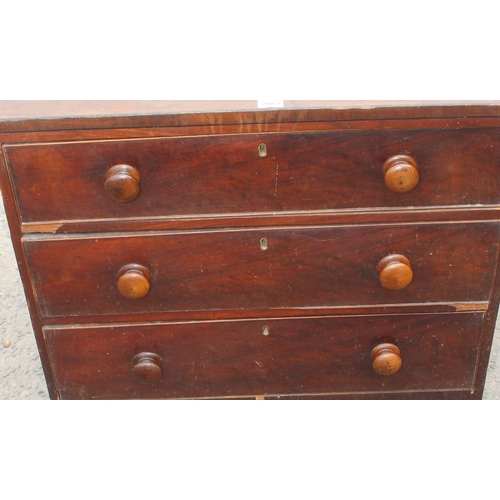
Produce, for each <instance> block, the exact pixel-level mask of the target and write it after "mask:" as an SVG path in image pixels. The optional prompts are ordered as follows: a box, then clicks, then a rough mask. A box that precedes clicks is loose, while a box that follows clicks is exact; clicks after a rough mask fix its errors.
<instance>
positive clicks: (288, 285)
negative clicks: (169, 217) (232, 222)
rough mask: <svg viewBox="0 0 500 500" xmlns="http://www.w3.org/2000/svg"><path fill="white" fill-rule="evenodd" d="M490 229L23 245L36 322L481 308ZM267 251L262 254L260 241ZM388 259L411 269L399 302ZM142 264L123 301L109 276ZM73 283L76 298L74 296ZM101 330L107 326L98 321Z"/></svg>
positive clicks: (260, 233)
mask: <svg viewBox="0 0 500 500" xmlns="http://www.w3.org/2000/svg"><path fill="white" fill-rule="evenodd" d="M498 237H499V227H498V226H497V225H495V224H460V225H446V224H444V225H410V224H407V225H405V226H389V225H387V226H385V225H380V226H365V227H354V226H353V227H334V228H325V227H319V228H308V229H294V230H292V229H282V228H276V229H273V230H268V229H265V230H264V229H262V230H258V229H254V230H232V231H227V230H226V231H207V232H201V231H200V232H198V231H195V232H177V233H164V234H143V233H135V234H120V235H103V236H100V235H97V234H94V235H89V236H86V237H75V238H48V239H45V240H43V239H38V238H33V239H30V240H26V241H25V242H24V246H25V250H26V255H27V257H28V262H29V264H30V267H31V269H32V274H33V285H34V287H35V290H36V293H37V296H38V300H39V306H40V311H41V314H42V317H44V318H48V317H51V316H56V317H59V318H60V321H67V320H65V319H63V318H65V317H67V318H68V320H71V318H73V320H74V317H77V316H79V315H89V314H93V315H101V316H103V317H104V316H108V315H117V314H127V313H128V314H131V313H133V314H136V315H137V317H138V318H139V317H141V318H147V317H148V314H150V313H160V312H161V313H165V314H166V313H169V312H172V313H175V312H181V311H205V312H206V314H207V315H208V317H210V316H211V315H213V314H216V313H217V312H218V311H229V310H232V311H234V313H233V314H238V313H239V312H241V311H242V310H247V309H256V310H258V309H261V310H266V309H269V310H271V311H272V310H273V309H276V308H296V307H300V308H303V309H305V308H317V307H323V308H325V307H332V306H345V305H370V304H411V303H423V302H464V301H482V300H488V298H489V295H490V292H491V285H492V279H493V274H492V273H493V270H494V266H495V263H496V255H497V251H498ZM262 238H266V240H267V245H268V249H267V250H266V251H262V249H261V239H262ZM394 250H398V253H400V254H403V255H405V256H406V257H407V258H408V259H409V260H410V262H411V268H412V270H413V273H414V279H413V281H412V283H411V285H410V286H408V287H407V288H405V289H403V290H397V291H394V290H389V289H387V288H384V287H383V286H382V285H381V283H380V274H379V269H378V266H379V263H380V261H381V260H382V259H383V258H384V257H386V256H387V255H391V254H392V253H393V252H394ZM129 263H136V264H140V265H142V266H144V267H146V268H147V269H149V270H150V272H151V291H150V292H149V293H148V295H147V296H146V297H144V298H142V299H139V300H133V301H131V300H129V299H125V298H124V297H123V296H121V295H120V294H119V292H118V290H117V288H116V278H115V275H116V273H117V272H118V271H119V270H120V269H121V268H122V266H123V265H126V264H129ZM75 283H78V286H75ZM103 320H105V319H104V318H103Z"/></svg>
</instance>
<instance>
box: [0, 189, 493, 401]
mask: <svg viewBox="0 0 500 500" xmlns="http://www.w3.org/2000/svg"><path fill="white" fill-rule="evenodd" d="M0 270H1V272H0V341H1V344H0V399H4V400H5V399H49V397H48V393H47V388H46V385H45V379H44V376H43V371H42V366H41V364H40V358H39V355H38V350H37V347H36V343H35V340H34V337H33V330H32V327H31V322H30V318H29V314H28V308H27V306H26V299H25V297H24V291H23V288H22V285H21V280H20V277H19V273H18V270H17V264H16V260H15V257H14V250H13V248H12V243H11V241H10V235H9V229H8V226H7V221H6V219H5V210H4V206H3V201H2V197H1V196H0ZM499 351H500V322H497V330H496V333H495V341H494V344H493V348H492V352H491V356H490V364H489V367H488V375H487V379H486V389H485V392H484V396H483V399H499V397H500V363H498V362H497V361H498V356H499Z"/></svg>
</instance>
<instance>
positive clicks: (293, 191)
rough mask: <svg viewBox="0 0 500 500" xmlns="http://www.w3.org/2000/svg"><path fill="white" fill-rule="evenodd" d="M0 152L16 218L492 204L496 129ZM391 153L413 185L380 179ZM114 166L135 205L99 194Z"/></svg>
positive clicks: (499, 187)
mask: <svg viewBox="0 0 500 500" xmlns="http://www.w3.org/2000/svg"><path fill="white" fill-rule="evenodd" d="M261 143H265V144H266V147H267V156H266V157H264V158H262V157H260V156H259V154H258V146H259V144H261ZM5 150H6V154H7V158H8V160H9V165H10V169H11V175H12V177H13V179H14V183H15V185H16V193H17V198H18V201H19V206H20V209H21V216H22V221H23V222H25V223H29V222H42V221H59V220H66V221H68V220H69V221H71V220H78V221H80V220H91V219H113V218H127V219H130V218H132V219H133V218H138V217H168V216H170V217H171V216H203V215H210V214H211V215H219V214H220V215H222V214H230V213H233V214H239V213H242V214H244V213H266V212H267V213H269V212H272V213H274V212H277V213H280V212H296V211H304V210H308V211H318V210H339V209H352V208H356V209H360V208H365V209H366V208H382V207H386V208H397V207H402V208H405V207H426V206H436V205H439V206H456V205H470V204H472V205H480V204H483V205H488V204H500V194H499V193H500V181H499V177H498V175H496V173H497V166H498V164H499V163H500V132H499V129H481V130H422V131H415V130H413V131H363V132H360V131H359V132H354V131H353V132H332V133H309V134H264V135H263V134H256V135H251V134H249V135H231V136H206V137H188V138H165V139H148V140H129V141H103V142H90V143H87V142H82V143H73V144H71V143H70V144H53V145H31V146H24V145H23V146H7V147H5ZM398 154H409V155H411V156H412V158H413V159H414V160H415V161H416V162H417V163H418V165H419V172H420V182H419V183H418V186H416V187H415V189H413V190H412V191H410V192H407V193H404V194H401V193H394V192H391V191H390V190H389V189H387V187H386V185H385V182H384V173H383V166H384V164H385V162H386V161H387V160H388V159H389V158H391V157H393V156H394V155H398ZM117 163H125V164H127V165H130V166H132V167H134V168H136V169H137V170H138V172H139V174H140V176H141V184H140V190H141V194H140V196H139V197H138V198H137V199H135V200H134V201H133V202H130V203H116V202H114V201H112V200H110V199H109V198H108V196H106V194H105V191H104V188H103V186H104V183H105V181H106V173H107V172H108V170H109V168H110V167H111V166H113V165H116V164H117ZM207 186H210V189H207ZM40 200H43V203H41V202H40Z"/></svg>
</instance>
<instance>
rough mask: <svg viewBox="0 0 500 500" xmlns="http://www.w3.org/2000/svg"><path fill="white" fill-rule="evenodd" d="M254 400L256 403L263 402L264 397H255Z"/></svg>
mask: <svg viewBox="0 0 500 500" xmlns="http://www.w3.org/2000/svg"><path fill="white" fill-rule="evenodd" d="M255 399H256V400H257V401H264V399H265V398H264V396H255Z"/></svg>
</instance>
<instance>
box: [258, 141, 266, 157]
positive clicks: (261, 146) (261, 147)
mask: <svg viewBox="0 0 500 500" xmlns="http://www.w3.org/2000/svg"><path fill="white" fill-rule="evenodd" d="M259 156H260V157H261V158H264V157H265V156H267V148H266V145H265V144H264V143H262V144H259Z"/></svg>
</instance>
